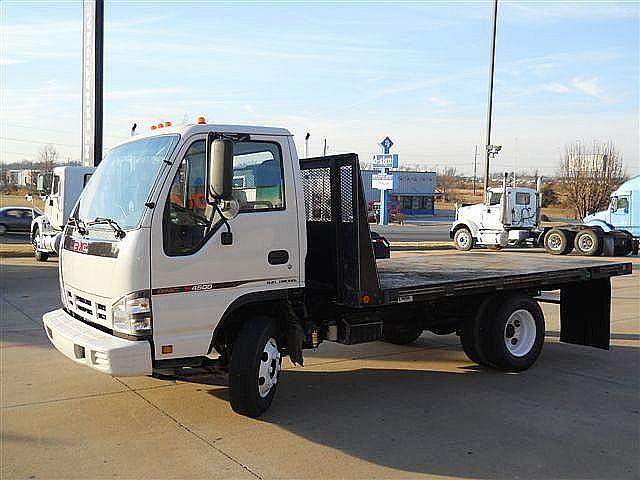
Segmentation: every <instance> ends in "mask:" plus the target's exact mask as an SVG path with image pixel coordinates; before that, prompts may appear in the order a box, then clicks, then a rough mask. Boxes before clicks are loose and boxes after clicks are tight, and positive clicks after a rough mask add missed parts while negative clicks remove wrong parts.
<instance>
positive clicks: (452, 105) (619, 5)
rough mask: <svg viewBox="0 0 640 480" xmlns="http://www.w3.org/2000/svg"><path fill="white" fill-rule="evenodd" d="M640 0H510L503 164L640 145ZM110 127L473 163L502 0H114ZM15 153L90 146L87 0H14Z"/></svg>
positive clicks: (4, 122) (108, 65)
mask: <svg viewBox="0 0 640 480" xmlns="http://www.w3.org/2000/svg"><path fill="white" fill-rule="evenodd" d="M638 5H639V4H638V2H626V3H623V2H524V1H519V2H506V1H501V3H500V10H499V22H498V40H497V54H496V80H495V105H494V137H493V143H497V144H501V145H503V152H502V154H501V155H500V157H499V158H496V160H495V162H494V164H493V166H492V169H495V170H512V169H514V168H515V169H518V170H521V169H527V170H533V169H536V168H537V169H539V170H540V171H541V172H542V173H543V174H547V175H548V174H553V173H555V172H556V171H557V165H558V160H559V158H560V154H561V152H562V150H563V147H564V145H566V144H567V143H570V142H573V141H576V140H581V141H585V142H590V141H592V140H594V139H596V140H601V141H606V140H613V141H614V142H615V143H616V144H617V146H618V147H619V149H620V150H621V151H622V152H623V155H624V160H625V164H626V166H627V170H628V171H629V173H631V174H637V173H640V161H639V157H638V150H639V148H638V141H639V140H638V128H639V125H638V103H639V96H638V95H639V94H638V90H639V87H638V85H639V58H638V57H639V30H638V24H639V6H638ZM105 12H106V13H105V17H106V25H107V26H106V33H105V145H106V146H109V145H113V144H114V143H116V142H118V141H119V140H121V139H124V138H126V136H127V134H128V131H129V129H130V126H131V124H132V123H133V122H137V123H138V124H139V125H141V128H148V126H149V125H150V124H152V123H157V122H158V121H161V120H171V121H172V122H173V123H174V124H176V123H181V122H182V121H184V120H186V121H190V122H192V121H195V119H196V118H197V117H198V116H200V115H204V116H206V118H207V120H208V121H209V122H218V123H242V124H262V125H276V126H283V127H287V128H289V129H290V130H291V131H292V132H293V133H294V134H295V135H296V142H297V144H298V146H299V150H302V146H303V143H304V140H303V138H304V134H305V132H307V131H308V132H310V133H311V153H312V154H318V153H320V152H321V149H322V140H323V139H324V138H327V143H328V149H329V152H331V153H333V152H345V151H355V152H357V153H359V154H360V156H361V158H364V159H367V158H370V156H371V155H372V154H373V153H377V152H378V146H377V142H379V141H380V140H381V139H382V138H383V137H384V136H385V135H389V136H390V137H391V138H392V139H393V140H394V142H395V143H396V145H395V147H394V150H395V151H396V152H397V153H399V154H400V162H401V163H403V162H404V163H410V164H419V165H420V166H421V167H423V168H430V169H436V168H443V167H446V166H454V167H456V168H457V169H458V170H459V171H462V172H465V173H470V172H471V171H472V165H473V151H474V146H475V145H476V144H478V145H479V146H480V145H482V143H483V131H484V124H485V111H486V96H487V80H488V72H487V70H488V56H489V52H488V49H489V42H488V36H489V26H490V25H489V24H490V22H489V15H490V3H488V2H465V3H462V2H308V3H295V2H280V3H277V2H244V3H243V2H234V3H229V2H226V3H217V2H189V3H169V2H159V1H156V2H140V1H138V2H107V3H106V7H105ZM0 15H1V16H0V26H1V32H0V68H1V72H0V74H1V75H0V78H1V81H2V91H1V96H0V106H1V109H0V110H1V111H0V137H1V142H2V146H1V155H2V160H3V161H5V162H6V161H12V160H19V159H22V158H33V157H34V156H35V152H37V150H38V148H39V147H40V146H41V145H43V144H44V143H47V142H51V143H54V144H56V146H57V148H58V150H59V151H60V153H61V155H62V157H63V158H67V157H69V158H72V159H78V158H79V156H80V115H81V106H80V102H81V98H80V85H81V70H80V68H81V32H82V27H81V20H82V3H81V2H78V1H75V2H58V3H56V2H40V3H38V2H11V1H3V2H2V4H0Z"/></svg>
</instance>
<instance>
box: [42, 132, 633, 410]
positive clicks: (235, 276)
mask: <svg viewBox="0 0 640 480" xmlns="http://www.w3.org/2000/svg"><path fill="white" fill-rule="evenodd" d="M551 260H552V259H551V257H548V258H538V259H534V260H533V261H531V260H528V261H525V260H524V259H523V260H518V261H516V262H500V261H499V259H498V257H497V256H495V255H491V254H488V253H482V252H477V253H476V254H475V255H471V256H460V255H455V254H454V255H451V254H439V255H438V254H436V255H420V254H419V253H416V254H403V255H401V256H399V257H397V256H396V255H392V256H391V258H388V259H380V260H376V259H375V255H374V252H373V246H372V242H371V236H370V231H369V224H368V222H367V206H366V204H365V199H364V194H363V187H362V181H361V176H360V167H359V162H358V156H357V155H356V154H344V155H332V156H325V157H317V158H305V159H299V158H298V156H297V153H296V148H295V144H294V141H293V137H292V135H291V134H290V133H289V132H288V131H287V130H285V129H280V128H268V127H247V126H229V125H212V124H206V123H204V120H203V121H202V123H199V124H196V125H188V126H183V127H170V128H163V129H156V130H155V131H153V132H150V133H149V134H148V135H138V136H136V137H133V138H132V139H130V140H128V141H126V142H124V143H122V144H120V145H118V146H116V147H114V148H112V149H111V151H110V152H109V154H108V155H107V156H106V158H105V159H104V160H103V161H102V163H101V164H100V166H99V167H98V168H97V170H96V171H95V173H94V175H93V178H92V180H91V182H90V183H89V184H88V185H87V187H86V188H85V190H84V191H83V193H82V195H81V197H80V199H79V201H78V202H77V204H76V206H75V208H74V210H73V212H72V214H71V215H70V218H69V221H68V223H67V225H66V227H65V229H64V234H63V238H62V243H61V251H60V259H59V262H60V266H59V275H60V279H59V280H60V295H61V303H62V306H61V308H59V309H56V310H54V311H51V312H48V313H46V314H45V315H44V316H43V323H44V328H45V331H46V333H47V336H48V337H49V339H50V341H51V342H52V343H53V345H54V346H55V347H56V348H57V349H58V350H59V351H60V352H62V353H63V354H64V355H66V356H67V357H69V358H70V359H71V360H73V361H75V362H77V363H79V364H83V365H86V366H88V367H91V368H93V369H95V370H97V371H99V372H103V373H106V374H111V375H114V376H136V375H165V374H167V372H169V373H171V372H173V373H175V372H180V371H184V370H185V369H187V370H188V369H194V368H195V369H197V368H216V369H218V371H224V372H226V374H228V379H229V389H230V391H229V393H230V403H231V407H232V408H233V409H234V410H235V411H236V412H238V413H240V414H244V415H248V416H251V417H257V416H259V415H261V414H262V413H263V412H264V411H266V410H267V409H268V408H269V406H270V404H271V403H272V400H273V398H274V395H275V393H276V391H277V387H278V384H279V383H280V382H281V363H282V359H283V357H284V356H289V358H290V360H291V361H292V362H293V363H295V364H299V365H303V364H304V355H303V352H304V351H305V349H314V348H316V347H318V346H319V345H320V344H321V343H322V342H337V343H341V344H346V345H351V344H356V343H363V342H373V341H378V340H382V341H385V342H392V343H396V344H408V343H411V342H413V341H415V340H416V339H417V338H418V337H419V336H420V335H421V333H422V332H423V331H425V330H429V331H431V332H434V333H436V334H450V333H454V332H455V333H457V334H458V335H459V336H460V340H461V343H462V347H463V349H464V351H465V352H466V354H467V355H468V357H469V358H470V359H471V360H472V361H473V362H476V363H478V364H480V365H485V366H487V367H492V368H496V369H499V370H504V371H509V372H519V371H523V370H526V369H527V368H529V367H530V366H532V365H533V364H534V363H535V361H536V359H537V358H538V356H539V355H540V352H541V350H542V346H543V342H544V334H545V326H544V325H545V324H544V316H543V313H542V310H541V308H540V306H539V302H540V301H542V300H543V297H541V294H542V293H543V292H545V291H551V290H560V297H559V300H558V302H559V303H560V313H561V323H562V328H561V335H560V340H561V341H563V342H567V343H574V344H579V345H587V346H592V347H597V348H605V349H606V348H608V347H609V327H610V301H611V286H610V279H611V277H613V276H617V275H626V274H630V273H631V264H630V263H622V262H621V263H611V262H605V261H597V260H592V259H586V258H565V259H560V261H558V262H556V261H551Z"/></svg>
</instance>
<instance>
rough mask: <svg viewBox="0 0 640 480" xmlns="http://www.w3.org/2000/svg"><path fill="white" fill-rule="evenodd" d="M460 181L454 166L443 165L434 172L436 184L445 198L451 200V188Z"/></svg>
mask: <svg viewBox="0 0 640 480" xmlns="http://www.w3.org/2000/svg"><path fill="white" fill-rule="evenodd" d="M459 182H460V176H459V175H458V172H457V171H456V168H455V167H445V168H442V169H439V170H438V172H437V173H436V186H437V188H438V190H440V193H442V197H443V198H444V199H445V200H451V190H452V189H453V187H455V186H456V185H458V183H459Z"/></svg>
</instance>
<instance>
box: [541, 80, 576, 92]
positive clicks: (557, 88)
mask: <svg viewBox="0 0 640 480" xmlns="http://www.w3.org/2000/svg"><path fill="white" fill-rule="evenodd" d="M542 89H543V90H546V91H547V92H552V93H569V92H570V91H571V89H570V88H569V87H567V86H566V85H564V84H563V83H558V82H552V83H547V84H545V85H543V86H542Z"/></svg>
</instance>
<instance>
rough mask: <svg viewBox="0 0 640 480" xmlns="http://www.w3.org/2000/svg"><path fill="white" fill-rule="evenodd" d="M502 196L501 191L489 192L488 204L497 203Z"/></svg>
mask: <svg viewBox="0 0 640 480" xmlns="http://www.w3.org/2000/svg"><path fill="white" fill-rule="evenodd" d="M501 198H502V192H489V205H498V204H499V203H500V199H501Z"/></svg>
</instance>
